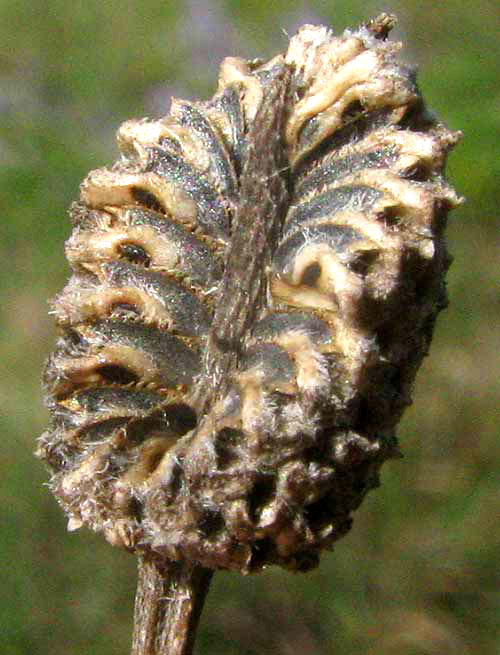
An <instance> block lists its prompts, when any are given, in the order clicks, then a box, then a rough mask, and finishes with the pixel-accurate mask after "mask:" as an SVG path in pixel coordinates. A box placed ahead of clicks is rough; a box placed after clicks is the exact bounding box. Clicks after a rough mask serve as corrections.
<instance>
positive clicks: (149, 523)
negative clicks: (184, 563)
mask: <svg viewBox="0 0 500 655" xmlns="http://www.w3.org/2000/svg"><path fill="white" fill-rule="evenodd" d="M391 26H392V18H391V17H389V16H381V17H379V18H378V19H376V20H375V21H372V22H371V23H369V24H368V25H364V26H362V27H361V28H359V29H357V30H355V31H346V32H345V33H344V34H343V35H342V36H339V37H337V36H333V35H332V33H331V32H330V31H329V30H327V29H326V28H324V27H312V26H305V27H303V28H302V29H301V30H300V31H299V32H298V34H297V35H296V36H294V37H293V38H292V39H291V41H290V45H289V49H288V52H287V53H286V54H285V55H283V56H282V55H279V56H277V57H275V58H273V59H272V60H271V61H269V62H267V63H262V62H247V61H244V60H241V59H236V58H234V59H226V60H225V61H224V62H223V64H222V67H221V73H220V80H219V90H218V92H217V93H216V94H215V96H214V97H213V99H212V100H210V101H208V102H187V101H180V100H176V101H174V102H173V104H172V108H171V112H170V115H169V116H167V117H165V118H162V119H160V120H156V121H150V120H139V121H129V122H127V123H125V124H124V125H123V126H122V127H121V128H120V131H119V133H118V142H119V145H120V149H121V152H122V158H121V160H120V161H119V162H118V163H117V164H116V165H115V166H113V167H112V168H111V169H102V170H98V171H94V172H92V173H91V174H90V175H89V177H88V178H87V179H86V180H85V182H84V183H83V185H82V188H81V196H80V200H79V202H77V203H76V204H75V205H74V206H73V207H72V209H71V215H72V219H73V224H74V229H73V233H72V235H71V237H70V239H69V240H68V242H67V245H66V253H67V257H68V260H69V262H70V264H71V267H72V271H73V274H72V277H71V278H70V280H69V282H68V284H67V286H66V288H65V289H64V290H63V291H62V293H61V294H60V295H59V296H58V297H57V298H56V299H55V301H54V303H53V313H54V315H55V317H56V320H57V323H58V325H59V327H60V337H59V340H58V342H57V346H56V349H55V351H54V353H53V354H52V356H51V357H50V359H49V362H48V365H47V368H46V372H45V384H46V389H47V394H48V399H49V400H48V403H49V407H50V410H51V412H52V424H51V427H50V429H49V430H48V431H47V432H46V433H45V434H44V435H43V436H42V437H41V439H40V445H39V453H40V455H41V456H42V457H43V458H44V459H45V460H46V461H47V462H48V463H49V465H50V466H51V468H52V470H53V472H54V475H53V478H52V482H51V485H52V489H53V492H54V494H55V495H56V497H57V499H58V500H59V502H60V503H61V505H62V506H63V508H64V509H65V511H66V512H67V514H68V516H69V527H70V529H74V528H77V527H79V526H81V525H87V526H89V527H91V528H93V529H94V530H98V531H102V532H103V533H104V535H105V537H106V538H107V539H108V540H109V541H110V542H111V543H113V544H117V545H122V546H124V547H126V548H128V549H131V550H142V551H149V552H150V553H156V554H158V556H160V557H165V558H167V559H171V560H177V559H190V560H193V561H196V562H198V563H200V564H202V565H203V566H206V567H211V568H229V569H238V570H241V571H243V572H249V571H254V570H258V569H260V568H261V567H262V566H263V565H265V564H269V563H276V564H280V565H282V566H286V567H289V568H292V569H298V570H306V569H308V568H310V567H312V566H314V565H315V564H316V563H317V561H318V556H319V552H320V550H321V549H322V548H325V547H326V548H328V547H330V546H331V545H332V544H333V542H334V541H335V540H337V539H338V538H339V537H341V536H342V535H344V534H345V533H346V532H347V531H348V530H349V527H350V524H351V513H352V512H353V510H355V509H356V508H357V507H358V506H359V504H360V502H361V500H362V499H363V497H364V495H365V494H366V492H367V491H368V490H369V489H370V488H372V487H374V486H376V485H377V480H378V470H379V468H380V465H381V464H382V462H383V461H384V460H385V459H387V458H389V457H391V456H394V455H395V454H397V448H396V439H395V426H396V424H397V422H398V420H399V418H400V416H401V413H402V411H403V410H404V408H405V407H406V406H407V405H408V404H409V402H410V391H411V385H412V382H413V379H414V376H415V373H416V371H417V369H418V367H419V365H420V363H421V360H422V358H423V356H424V355H425V354H426V353H427V350H428V347H429V343H430V339H431V334H432V330H433V325H434V321H435V318H436V315H437V313H438V312H439V310H440V309H442V308H443V307H444V306H445V304H446V294H445V288H444V274H445V272H446V269H447V267H448V263H449V257H448V255H447V252H446V247H445V242H444V238H443V231H444V227H445V222H446V215H447V213H448V210H449V209H450V208H451V207H453V206H454V205H456V204H457V202H458V200H459V199H458V198H457V196H456V195H455V193H454V192H453V191H452V190H451V189H450V187H449V186H448V185H447V184H446V182H445V181H444V179H443V168H444V164H445V157H446V153H447V152H448V150H449V149H450V147H451V146H452V145H453V144H454V143H455V142H456V140H457V135H456V134H451V133H450V132H449V131H447V130H446V128H445V127H444V126H443V125H441V124H440V123H439V122H437V121H436V120H435V119H434V118H433V117H432V116H431V115H430V114H428V113H427V111H426V109H425V107H424V105H423V102H422V99H421V97H420V95H419V92H418V89H417V86H416V83H415V78H414V74H413V71H412V70H411V69H409V68H408V67H406V66H405V65H403V64H401V63H400V62H399V61H398V60H397V58H396V54H397V51H398V48H399V45H398V44H394V43H390V42H388V41H387V40H386V36H387V33H388V31H389V29H390V27H391Z"/></svg>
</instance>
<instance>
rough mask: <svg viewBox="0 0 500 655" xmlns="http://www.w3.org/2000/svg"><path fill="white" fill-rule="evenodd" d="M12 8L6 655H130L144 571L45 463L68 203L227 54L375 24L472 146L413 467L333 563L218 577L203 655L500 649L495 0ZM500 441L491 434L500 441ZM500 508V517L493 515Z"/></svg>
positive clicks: (0, 543)
mask: <svg viewBox="0 0 500 655" xmlns="http://www.w3.org/2000/svg"><path fill="white" fill-rule="evenodd" d="M289 5H290V3H289V2H284V1H281V0H280V1H275V2H269V1H267V2H264V1H263V0H253V1H249V2H236V1H235V0H226V1H225V2H223V0H207V1H205V2H202V1H201V0H200V1H199V2H196V1H195V0H187V1H185V2H181V1H179V0H177V2H153V1H152V0H146V1H142V2H139V1H138V0H133V1H132V2H128V3H122V2H119V1H118V0H105V1H101V2H97V1H95V0H88V1H87V2H72V3H68V2H63V1H62V0H47V2H28V1H27V0H17V2H11V3H8V2H3V3H1V5H0V44H1V45H0V164H1V168H0V199H1V200H0V206H1V221H0V254H1V257H0V266H1V271H0V289H1V298H2V312H1V314H0V320H1V340H0V361H1V362H2V376H1V380H0V406H1V417H0V424H1V433H2V450H1V453H2V457H1V462H2V476H1V480H2V502H3V511H2V530H1V533H0V561H1V562H2V584H1V597H0V634H1V651H2V653H4V654H5V655H21V654H28V653H29V654H31V653H36V654H37V655H45V654H49V653H50V655H63V654H64V655H73V654H74V655H82V654H83V653H92V654H93V655H112V654H115V653H116V654H119V653H120V654H121V653H126V652H127V651H128V644H129V638H130V627H131V617H132V603H133V593H134V586H135V573H134V565H135V563H134V561H133V558H132V557H130V556H129V555H127V554H125V553H122V552H120V551H118V550H114V549H112V548H111V547H110V546H108V545H106V544H105V543H104V541H103V539H102V538H100V537H97V536H95V535H92V534H89V533H88V532H85V531H83V532H80V533H76V534H68V533H67V532H66V530H65V521H64V518H63V516H62V513H61V512H60V511H59V509H58V508H57V507H56V505H55V502H54V501H53V499H52V498H51V497H50V496H49V493H48V491H47V489H46V488H44V486H43V482H44V481H45V480H46V477H47V476H46V473H45V472H44V470H43V467H42V466H41V465H40V464H39V463H38V462H36V461H35V460H34V459H33V457H32V451H33V448H34V439H35V437H36V435H37V434H38V433H40V431H41V430H42V429H43V427H44V425H45V423H46V422H47V416H46V413H45V411H44V409H43V407H42V398H41V391H40V389H39V375H40V373H39V372H40V370H41V367H42V362H43V359H44V357H45V356H46V354H47V353H48V352H49V350H50V349H51V347H52V344H53V340H54V329H53V327H52V323H51V320H50V318H49V317H48V316H47V305H46V298H47V297H49V296H53V295H54V294H55V293H56V292H57V291H58V290H59V289H61V287H62V286H63V284H64V281H65V278H66V276H67V274H68V271H67V266H66V263H65V261H64V256H63V242H64V239H65V238H66V237H67V235H68V234H69V223H68V219H67V217H66V209H67V207H68V205H69V203H70V202H71V200H73V199H74V198H76V196H77V193H78V183H79V182H80V180H81V179H83V177H84V176H85V174H86V173H87V171H88V170H90V169H91V168H96V167H98V166H101V165H103V164H106V163H110V162H111V161H112V160H113V159H114V158H115V156H116V149H115V147H114V144H113V134H114V131H115V129H116V128H117V127H118V125H119V123H120V122H121V121H122V120H125V119H127V118H131V117H134V116H147V115H149V116H158V115H161V114H163V113H166V112H167V111H168V106H169V98H170V97H171V95H172V94H174V95H178V96H180V97H208V96H209V95H211V93H212V92H213V90H214V89H215V84H216V71H217V67H218V64H219V62H220V60H221V59H222V58H223V57H224V56H227V55H237V54H241V55H243V56H246V57H249V58H250V57H254V56H257V55H262V56H268V55H271V54H272V53H273V52H276V51H279V50H282V49H283V48H284V47H285V46H286V39H287V37H286V33H287V32H288V33H291V32H293V30H294V29H295V28H296V27H298V26H299V25H300V24H301V23H303V22H313V23H314V22H315V23H318V22H323V23H330V24H331V25H332V26H334V27H335V29H337V30H342V29H343V28H345V27H347V26H351V25H355V24H357V23H358V22H359V21H363V20H366V19H368V18H370V17H372V16H374V15H376V14H377V13H379V12H380V11H382V10H388V9H389V10H392V11H395V12H396V13H397V14H398V17H399V21H400V22H399V26H398V29H397V30H396V32H395V38H400V39H402V40H404V41H405V43H406V44H407V48H406V50H405V51H404V52H405V56H406V58H407V59H408V60H410V61H411V62H413V63H418V64H419V68H420V76H419V80H420V86H421V88H422V90H423V92H424V95H425V97H426V99H427V101H428V104H429V105H430V107H432V108H433V109H434V110H435V111H436V113H437V114H438V115H439V116H440V117H441V118H442V120H444V121H445V122H446V123H447V124H448V126H449V127H450V128H452V129H462V130H463V131H464V133H465V138H464V141H463V143H462V144H461V145H460V146H459V147H458V148H457V149H456V151H455V152H454V154H453V155H452V157H451V159H450V163H449V177H450V178H451V179H452V180H453V183H454V185H455V186H456V187H457V188H458V190H459V191H460V192H461V193H463V194H464V195H465V196H466V197H467V204H465V205H464V206H463V207H462V208H460V209H459V210H457V211H455V212H453V213H452V215H451V221H450V226H449V241H450V249H451V251H452V252H453V253H454V255H455V263H454V265H453V267H452V268H451V270H450V274H449V292H450V297H451V305H450V308H449V309H448V310H447V312H446V313H445V314H443V315H442V316H441V317H440V320H439V323H438V328H437V332H436V335H435V339H434V343H433V346H432V350H431V357H430V358H429V360H428V361H427V363H426V365H425V366H424V368H423V369H422V371H421V372H420V374H419V377H418V383H417V388H416V393H415V404H414V406H413V408H412V409H411V410H409V411H408V413H407V415H406V417H405V419H404V421H403V423H402V426H401V430H400V433H399V434H400V441H401V446H402V449H403V451H404V453H405V459H403V460H402V461H397V462H392V463H389V464H388V465H386V467H385V469H384V471H383V485H382V487H381V489H379V490H377V491H376V492H373V493H372V494H371V496H369V497H368V498H367V499H366V501H365V503H364V505H363V507H362V508H361V510H360V511H359V512H358V513H357V515H356V517H355V525H354V529H353V531H352V533H351V534H350V535H349V536H348V537H347V538H346V539H344V540H343V541H341V542H340V543H339V544H338V545H337V547H336V549H335V552H334V553H332V554H327V555H325V556H324V558H323V561H322V564H321V567H320V568H319V569H318V570H317V571H315V572H313V573H311V574H309V575H307V576H300V575H296V576H293V575H291V574H287V573H285V572H281V571H278V570H269V571H267V572H265V573H264V574H261V575H260V576H257V577H249V578H241V577H240V576H237V575H234V574H219V575H217V576H216V582H215V585H214V588H213V590H212V592H211V594H210V595H209V599H208V604H207V607H206V611H205V614H204V620H203V624H202V628H201V634H200V637H199V643H198V652H199V653H204V655H211V654H213V655H237V654H238V655H260V654H264V653H273V654H276V655H289V654H290V655H292V654H295V653H301V655H309V654H310V655H313V654H314V655H318V654H321V655H327V654H332V655H335V654H337V653H338V654H340V653H341V654H342V655H351V654H352V655H354V654H359V653H367V654H368V655H393V654H394V655H396V654H397V655H417V654H427V655H438V654H439V655H442V654H444V653H453V655H474V654H476V653H481V655H489V654H491V655H493V654H494V653H497V652H499V649H500V643H499V642H498V637H497V634H498V623H499V621H500V607H499V583H500V580H499V570H500V566H499V565H500V561H499V552H500V543H499V534H500V533H499V530H498V492H499V484H498V470H499V459H500V442H499V440H498V427H497V425H496V424H498V420H497V419H496V415H495V409H496V406H497V405H498V398H499V393H498V391H499V387H498V383H497V382H496V377H497V369H498V350H499V348H498V345H497V344H495V341H494V329H495V324H497V325H498V319H499V312H498V303H497V294H496V291H497V286H496V275H495V273H497V272H498V264H497V266H495V246H496V244H495V241H497V242H498V239H497V230H498V214H499V211H500V209H499V208H500V197H499V194H498V180H499V174H500V170H499V168H500V156H499V152H498V142H499V137H500V119H499V112H498V108H499V107H500V87H499V85H498V74H499V69H498V51H497V48H498V45H497V39H498V30H499V29H500V21H499V20H498V7H496V3H494V2H493V1H489V0H478V2H477V3H463V2H459V1H458V0H448V1H447V2H442V3H436V2H430V1H429V0H424V2H417V1H416V0H408V1H406V2H401V1H394V2H393V3H392V4H389V5H388V3H386V2H384V3H380V4H378V3H375V2H360V1H358V0H349V1H347V0H337V1H336V2H326V1H319V0H318V1H316V2H310V3H300V2H299V3H296V4H295V5H294V8H293V10H292V11H290V9H289ZM495 428H496V429H495ZM495 506H496V507H497V510H495Z"/></svg>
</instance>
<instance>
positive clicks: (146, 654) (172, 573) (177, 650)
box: [131, 556, 213, 655]
mask: <svg viewBox="0 0 500 655" xmlns="http://www.w3.org/2000/svg"><path fill="white" fill-rule="evenodd" d="M212 574H213V571H212V570H211V569H205V568H203V567H201V566H197V565H195V564H192V563H189V562H165V563H162V562H158V561H157V560H153V559H152V558H149V557H147V556H140V557H139V570H138V581H137V594H136V599H135V612H134V633H133V637H132V651H131V655H190V654H191V653H192V651H193V645H194V641H195V637H196V629H197V627H198V621H199V619H200V615H201V611H202V609H203V604H204V601H205V597H206V595H207V592H208V588H209V586H210V580H211V578H212Z"/></svg>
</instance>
